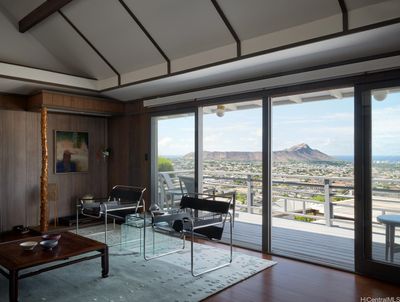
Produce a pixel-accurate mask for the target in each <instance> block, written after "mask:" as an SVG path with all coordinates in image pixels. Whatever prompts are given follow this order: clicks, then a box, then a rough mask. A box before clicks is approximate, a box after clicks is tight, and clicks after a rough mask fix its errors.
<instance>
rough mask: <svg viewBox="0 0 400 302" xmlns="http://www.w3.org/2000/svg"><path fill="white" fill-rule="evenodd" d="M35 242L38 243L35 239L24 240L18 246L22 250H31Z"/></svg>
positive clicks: (35, 244)
mask: <svg viewBox="0 0 400 302" xmlns="http://www.w3.org/2000/svg"><path fill="white" fill-rule="evenodd" d="M37 244H38V243H37V242H36V241H25V242H22V243H20V245H19V246H20V247H22V249H23V250H24V251H32V250H33V249H34V248H35V246H37Z"/></svg>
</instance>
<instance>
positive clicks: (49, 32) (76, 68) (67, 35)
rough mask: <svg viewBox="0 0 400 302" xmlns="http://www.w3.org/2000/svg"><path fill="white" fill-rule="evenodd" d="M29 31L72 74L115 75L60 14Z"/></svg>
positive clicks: (100, 76) (97, 76) (98, 76)
mask: <svg viewBox="0 0 400 302" xmlns="http://www.w3.org/2000/svg"><path fill="white" fill-rule="evenodd" d="M30 33H31V34H32V35H33V36H34V37H35V38H36V39H37V40H38V41H40V42H41V43H42V44H43V45H45V46H46V48H47V49H48V50H49V51H50V52H51V53H53V54H54V55H55V56H56V57H57V58H58V59H59V60H60V61H62V62H63V63H64V64H65V65H67V66H69V68H70V69H71V70H73V73H74V74H77V75H85V76H89V77H94V78H98V79H104V78H109V77H112V76H115V73H114V72H113V71H112V70H111V69H110V68H109V67H108V66H107V65H106V64H105V63H104V62H103V60H102V59H101V58H100V57H99V56H98V55H97V54H96V53H95V51H94V50H93V49H92V48H91V47H90V46H89V45H88V44H87V43H86V42H85V41H84V40H83V39H82V37H80V36H79V35H78V33H76V31H75V30H74V29H73V28H72V27H71V25H69V24H68V23H67V22H66V21H65V20H64V18H63V17H61V15H60V14H58V13H55V14H53V15H51V16H50V17H48V18H47V19H46V20H45V21H43V22H41V23H39V24H38V25H36V26H35V27H34V28H32V29H31V30H30Z"/></svg>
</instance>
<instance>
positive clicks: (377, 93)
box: [372, 90, 388, 102]
mask: <svg viewBox="0 0 400 302" xmlns="http://www.w3.org/2000/svg"><path fill="white" fill-rule="evenodd" d="M387 93H388V92H387V90H374V91H372V95H373V97H374V99H375V100H377V101H379V102H382V101H384V100H385V99H386V97H387Z"/></svg>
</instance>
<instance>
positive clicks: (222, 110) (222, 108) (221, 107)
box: [216, 105, 225, 117]
mask: <svg viewBox="0 0 400 302" xmlns="http://www.w3.org/2000/svg"><path fill="white" fill-rule="evenodd" d="M216 114H217V116H219V117H223V116H224V114H225V106H224V105H218V106H217V111H216Z"/></svg>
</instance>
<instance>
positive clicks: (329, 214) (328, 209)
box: [324, 178, 333, 227]
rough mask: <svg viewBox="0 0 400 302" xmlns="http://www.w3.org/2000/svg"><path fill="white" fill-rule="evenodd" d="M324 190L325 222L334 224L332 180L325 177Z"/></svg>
mask: <svg viewBox="0 0 400 302" xmlns="http://www.w3.org/2000/svg"><path fill="white" fill-rule="evenodd" d="M324 192H325V202H324V216H325V224H326V225H327V226H329V227H330V226H332V218H333V209H332V204H331V180H330V179H327V178H325V179H324Z"/></svg>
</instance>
